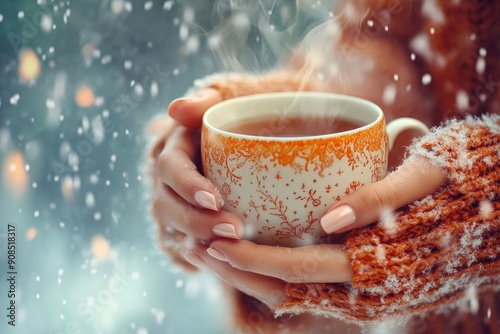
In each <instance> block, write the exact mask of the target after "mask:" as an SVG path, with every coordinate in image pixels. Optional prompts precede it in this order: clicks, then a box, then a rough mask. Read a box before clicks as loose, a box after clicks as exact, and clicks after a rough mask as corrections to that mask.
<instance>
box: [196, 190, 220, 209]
mask: <svg viewBox="0 0 500 334" xmlns="http://www.w3.org/2000/svg"><path fill="white" fill-rule="evenodd" d="M194 200H195V201H196V203H198V205H199V206H201V207H203V208H205V209H210V210H214V211H219V209H218V208H217V201H216V200H215V196H214V195H212V194H211V193H209V192H208V191H204V190H198V191H197V192H196V193H195V194H194Z"/></svg>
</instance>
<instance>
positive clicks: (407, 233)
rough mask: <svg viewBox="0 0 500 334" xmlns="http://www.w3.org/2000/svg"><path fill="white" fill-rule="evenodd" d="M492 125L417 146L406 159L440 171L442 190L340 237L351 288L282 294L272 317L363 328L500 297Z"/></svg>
mask: <svg viewBox="0 0 500 334" xmlns="http://www.w3.org/2000/svg"><path fill="white" fill-rule="evenodd" d="M499 124H500V117H499V116H497V115H491V116H483V117H482V118H467V119H466V120H465V121H461V122H460V121H450V122H448V123H446V124H445V125H444V126H443V127H439V128H435V129H433V131H432V133H431V134H430V135H428V136H425V137H423V138H422V139H420V140H418V141H416V142H415V143H414V144H413V146H412V147H411V149H410V152H411V154H413V156H415V155H420V156H425V157H427V158H428V159H429V160H430V161H431V162H432V163H434V164H436V165H437V166H439V167H441V168H443V169H445V170H446V172H447V174H448V177H449V182H448V183H447V184H446V185H445V186H443V187H441V188H440V189H438V190H437V191H436V193H435V194H433V195H430V196H427V197H426V198H424V199H422V200H420V201H417V202H414V203H413V204H412V205H409V206H406V207H404V208H402V209H400V210H399V211H398V212H397V213H396V214H395V215H394V216H393V217H392V219H390V222H388V221H387V220H386V219H384V221H383V222H382V221H381V222H379V223H377V224H373V225H371V226H369V227H366V228H362V229H358V230H354V231H352V232H351V233H350V234H349V235H348V236H347V238H346V242H345V249H346V251H347V253H348V256H349V258H350V261H351V264H352V267H353V270H354V276H353V281H352V282H351V283H350V284H288V285H287V287H286V294H287V300H286V302H285V303H284V304H283V305H282V306H281V307H280V308H279V309H278V311H277V314H278V315H279V314H283V313H301V312H313V313H316V314H321V315H325V316H331V317H336V318H341V319H344V320H350V321H353V322H358V323H367V322H368V323H369V322H378V321H383V320H387V319H395V318H401V317H402V318H407V317H410V316H411V315H413V314H424V313H426V312H427V311H430V310H440V309H443V310H444V309H445V308H449V307H450V306H457V305H464V304H463V303H464V302H467V301H470V300H471V298H475V296H476V295H477V294H478V293H480V292H482V291H486V290H493V291H499V290H500V168H499V166H500V126H499ZM413 156H412V157H410V158H409V159H414V157H413ZM387 223H389V224H387Z"/></svg>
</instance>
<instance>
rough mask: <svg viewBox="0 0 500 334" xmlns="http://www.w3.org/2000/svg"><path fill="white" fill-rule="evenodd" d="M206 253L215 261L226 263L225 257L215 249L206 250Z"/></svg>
mask: <svg viewBox="0 0 500 334" xmlns="http://www.w3.org/2000/svg"><path fill="white" fill-rule="evenodd" d="M207 253H208V254H210V256H212V257H213V258H214V259H217V260H219V261H222V262H228V261H227V257H226V256H225V255H224V254H222V253H221V252H220V251H218V250H217V249H213V248H207Z"/></svg>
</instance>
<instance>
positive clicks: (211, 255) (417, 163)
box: [154, 89, 446, 308]
mask: <svg viewBox="0 0 500 334" xmlns="http://www.w3.org/2000/svg"><path fill="white" fill-rule="evenodd" d="M219 101H221V97H220V95H219V94H218V93H217V91H215V90H212V89H207V90H202V91H200V92H199V93H198V94H196V95H195V96H193V97H190V98H184V99H178V100H176V101H174V102H172V104H171V105H170V107H169V114H170V115H171V116H172V118H174V119H175V120H176V121H177V122H179V123H180V124H182V125H184V126H179V125H176V126H174V128H173V130H172V131H171V134H170V136H169V138H168V140H167V141H166V144H165V146H164V147H163V148H162V150H161V152H160V153H159V155H158V158H157V161H156V169H155V170H156V173H157V175H158V182H157V187H155V188H156V196H155V201H154V212H155V215H156V216H157V218H158V219H159V220H160V221H161V222H163V224H164V225H166V226H169V227H170V228H172V229H174V230H175V231H178V232H181V233H183V234H185V235H187V236H189V237H192V238H194V239H198V240H206V241H210V242H211V243H210V246H206V245H207V244H208V243H194V244H192V245H191V247H190V249H189V250H188V251H187V252H186V259H187V260H188V261H189V262H190V263H191V264H193V265H195V266H197V267H208V268H210V269H211V270H212V271H214V272H215V274H217V275H218V276H219V277H220V278H221V279H223V280H224V281H226V282H227V283H229V284H230V285H232V286H234V287H235V288H237V289H238V290H241V291H243V292H245V293H247V294H249V295H251V296H254V297H256V298H257V299H259V300H261V301H262V302H264V303H266V304H267V305H268V306H270V307H271V308H273V307H274V306H277V305H278V304H279V303H281V302H282V301H283V300H284V298H285V296H284V286H285V284H286V282H291V283H302V282H303V283H306V282H308V283H311V282H348V281H350V280H351V278H352V268H351V266H350V264H349V261H348V258H347V254H346V253H345V252H344V251H343V250H342V248H341V247H340V246H339V245H326V244H325V245H313V246H305V247H298V248H292V249H290V248H284V247H272V246H262V245H257V244H255V243H252V242H250V241H246V240H238V239H240V238H241V237H243V229H244V228H243V224H242V222H241V221H240V220H239V219H238V218H237V217H236V216H234V215H232V214H230V213H228V212H225V211H223V210H220V209H221V206H222V198H221V196H220V194H219V193H218V191H217V189H216V188H215V186H213V185H212V184H211V183H210V182H209V181H208V180H207V179H205V178H204V177H203V176H202V175H201V174H199V172H198V170H197V167H196V165H195V164H194V162H193V161H196V160H197V157H198V151H199V147H198V146H199V137H198V135H199V129H198V128H199V126H200V124H201V120H202V116H203V114H204V112H205V111H206V109H208V107H210V106H211V105H213V104H215V103H217V102H219ZM444 182H446V177H445V175H444V173H443V172H442V171H441V170H440V169H439V168H437V167H435V166H433V165H432V164H431V163H430V162H429V161H427V160H425V159H423V158H422V159H413V160H412V161H411V162H409V163H406V164H404V165H403V166H401V167H400V168H398V169H397V170H396V171H395V172H393V173H392V174H390V175H389V176H387V177H386V178H385V179H383V180H381V181H379V182H376V183H374V184H370V185H367V186H365V187H363V188H361V189H360V190H358V191H357V192H356V193H354V194H352V195H350V196H348V197H346V198H344V199H343V200H342V201H341V202H339V203H337V204H336V205H334V206H332V207H331V208H330V209H329V210H328V212H327V213H326V214H325V216H324V217H323V218H322V219H321V226H322V227H323V229H324V230H325V231H326V232H327V233H343V232H346V231H348V230H351V229H354V228H359V227H362V226H366V225H368V224H371V223H373V222H375V221H377V220H379V219H381V218H383V216H384V215H385V214H388V213H390V212H392V211H394V210H396V209H398V208H400V207H401V206H403V205H406V204H409V203H411V202H413V201H415V200H418V199H421V198H423V197H425V196H427V195H429V194H432V193H433V192H434V191H435V190H436V189H437V188H439V187H440V186H441V185H442V184H444ZM220 237H223V238H222V239H221V238H220ZM231 239H232V240H231Z"/></svg>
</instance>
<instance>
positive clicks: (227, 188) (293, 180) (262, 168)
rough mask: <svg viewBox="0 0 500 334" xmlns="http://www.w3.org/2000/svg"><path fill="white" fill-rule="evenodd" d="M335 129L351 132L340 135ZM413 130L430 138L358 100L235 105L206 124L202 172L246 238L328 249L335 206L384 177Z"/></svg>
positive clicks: (223, 106) (282, 98)
mask: <svg viewBox="0 0 500 334" xmlns="http://www.w3.org/2000/svg"><path fill="white" fill-rule="evenodd" d="M309 119H310V120H311V124H310V125H308V126H305V124H306V123H305V122H308V120H309ZM313 119H315V120H316V121H315V122H316V123H313V121H312V120H313ZM318 119H319V120H320V121H318ZM298 120H300V121H298ZM336 122H337V123H338V124H341V123H345V125H346V126H350V127H349V128H346V129H344V130H343V131H340V132H339V131H337V130H336V129H335V126H336V125H335V124H337V123H336ZM257 126H258V128H257ZM339 126H340V125H339ZM324 127H325V129H323V128H324ZM306 128H307V129H306ZM330 129H331V130H330ZM408 129H416V130H419V131H420V132H422V134H425V133H428V131H429V129H428V128H427V126H426V125H425V124H423V123H422V122H420V121H418V120H416V119H412V118H399V119H396V120H394V121H392V122H391V123H390V124H389V125H387V127H386V124H385V119H384V114H383V112H382V110H381V109H380V107H378V106H377V105H376V104H374V103H372V102H369V101H366V100H363V99H360V98H355V97H351V96H345V95H338V94H330V93H318V92H293V93H290V92H287V93H266V94H258V95H251V96H246V97H240V98H234V99H230V100H226V101H224V102H221V103H219V104H216V105H214V106H212V107H211V108H209V110H207V111H206V113H205V115H204V117H203V126H202V147H201V153H202V165H203V171H204V173H205V176H206V177H207V178H208V179H209V180H210V181H211V182H212V183H213V184H215V185H216V186H217V187H218V189H219V190H220V192H221V194H222V196H223V198H224V201H225V204H224V207H223V208H224V209H225V210H227V211H230V212H233V213H235V214H236V215H237V216H238V217H239V218H240V219H241V220H242V221H243V222H244V224H245V236H244V237H245V239H249V240H252V241H254V242H256V243H259V244H266V245H278V246H287V247H297V246H303V245H310V244H317V243H322V242H325V241H326V239H327V237H328V236H327V234H326V233H325V232H324V231H323V230H322V228H321V226H320V224H319V219H320V218H321V217H322V216H323V215H324V213H325V212H326V210H327V209H328V207H330V206H331V205H333V204H334V203H335V202H337V201H339V200H340V199H341V198H342V197H343V196H346V195H348V194H351V193H353V192H354V191H356V190H357V189H359V187H362V186H363V185H364V184H367V183H371V182H376V181H378V180H380V179H382V178H383V177H385V176H386V174H387V160H388V152H389V150H390V149H391V148H392V145H393V143H394V139H395V138H396V137H397V135H398V134H399V133H400V132H402V131H404V130H408ZM304 131H305V133H302V132H304ZM308 131H310V132H311V133H308ZM318 131H319V133H316V132H318ZM321 131H323V132H324V133H322V132H321ZM246 132H249V133H246Z"/></svg>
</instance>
